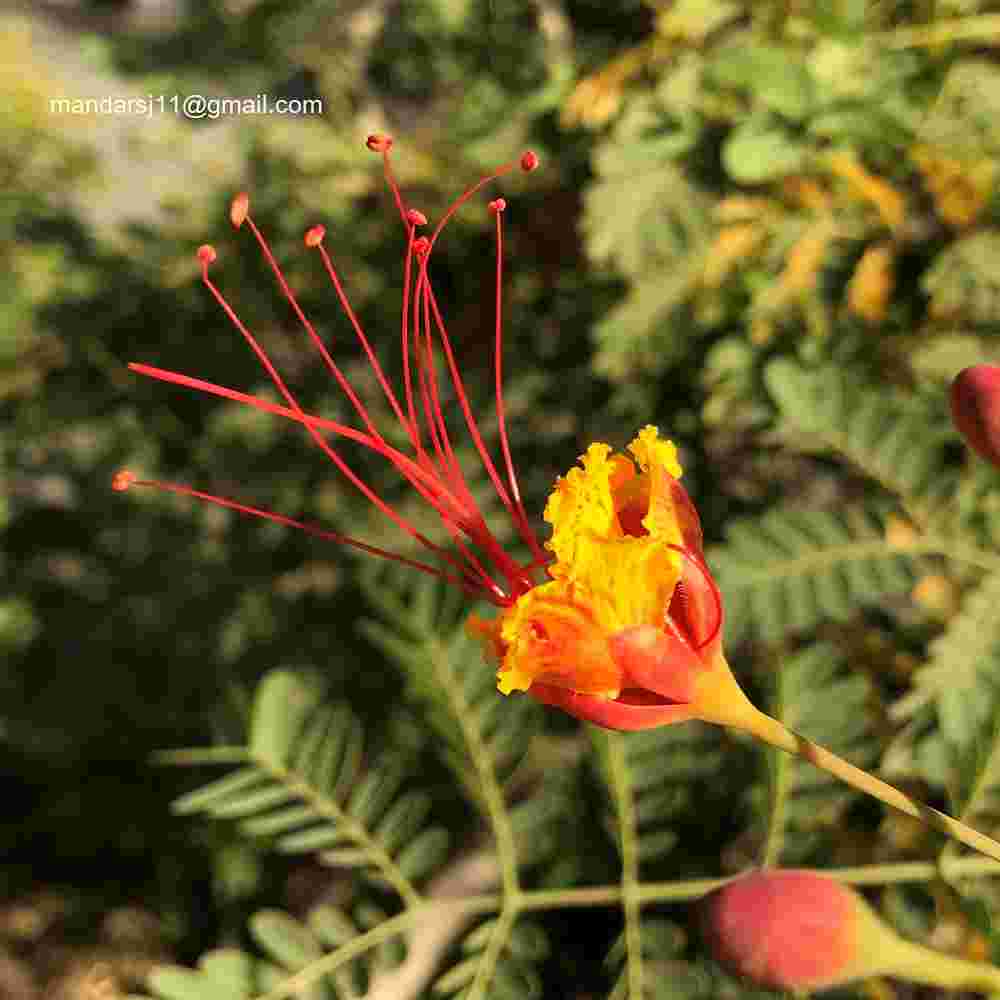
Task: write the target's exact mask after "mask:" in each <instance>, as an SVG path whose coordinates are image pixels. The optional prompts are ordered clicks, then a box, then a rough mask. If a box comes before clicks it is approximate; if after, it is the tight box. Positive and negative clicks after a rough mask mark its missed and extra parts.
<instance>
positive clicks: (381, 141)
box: [365, 132, 392, 153]
mask: <svg viewBox="0 0 1000 1000" xmlns="http://www.w3.org/2000/svg"><path fill="white" fill-rule="evenodd" d="M365 145H366V146H367V147H368V148H369V149H370V150H371V151H372V152H373V153H388V152H389V150H390V149H391V148H392V136H391V135H382V134H381V133H379V132H373V133H372V134H371V135H370V136H368V138H367V139H365Z"/></svg>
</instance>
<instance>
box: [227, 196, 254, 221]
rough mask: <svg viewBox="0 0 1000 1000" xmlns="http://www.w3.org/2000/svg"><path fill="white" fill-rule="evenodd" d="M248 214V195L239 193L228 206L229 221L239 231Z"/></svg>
mask: <svg viewBox="0 0 1000 1000" xmlns="http://www.w3.org/2000/svg"><path fill="white" fill-rule="evenodd" d="M249 212H250V195H248V194H247V193H246V191H241V192H240V193H239V194H238V195H237V196H236V197H235V198H234V199H233V201H232V204H231V205H230V206H229V221H230V222H231V223H232V224H233V225H234V226H235V227H236V228H237V229H239V228H240V226H242V225H243V223H244V222H245V221H246V217H247V215H248V214H249Z"/></svg>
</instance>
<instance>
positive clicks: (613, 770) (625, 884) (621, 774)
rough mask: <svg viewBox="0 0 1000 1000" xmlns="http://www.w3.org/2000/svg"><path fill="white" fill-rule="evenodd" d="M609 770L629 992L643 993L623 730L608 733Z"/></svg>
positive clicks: (634, 833) (635, 849)
mask: <svg viewBox="0 0 1000 1000" xmlns="http://www.w3.org/2000/svg"><path fill="white" fill-rule="evenodd" d="M606 739H607V746H608V771H609V774H610V777H611V791H612V794H613V796H614V799H615V811H616V812H617V813H618V829H619V840H620V842H621V851H622V903H623V904H624V909H625V955H626V965H625V971H626V975H627V977H628V995H629V996H630V997H641V996H642V994H643V985H642V981H643V967H642V966H643V963H642V924H641V917H640V912H639V908H640V902H639V893H638V888H639V835H638V830H637V828H636V816H635V802H634V801H633V798H632V796H633V788H632V782H631V780H630V778H629V773H628V764H627V762H626V759H625V741H624V738H623V736H622V734H621V733H609V734H608V735H607V737H606Z"/></svg>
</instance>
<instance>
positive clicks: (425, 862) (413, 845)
mask: <svg viewBox="0 0 1000 1000" xmlns="http://www.w3.org/2000/svg"><path fill="white" fill-rule="evenodd" d="M448 842H449V837H448V831H447V830H445V829H442V828H440V827H432V828H431V829H429V830H424V832H423V833H421V834H420V835H419V836H418V837H415V838H414V839H413V840H412V841H410V843H409V844H407V845H406V847H404V848H403V850H402V851H400V852H399V855H398V856H397V858H396V864H397V865H399V870H400V871H401V872H402V873H403V874H404V875H405V876H406V877H407V878H408V879H412V880H413V881H418V880H419V879H422V878H424V877H425V876H426V875H429V874H430V873H431V872H432V871H434V870H435V869H436V868H438V867H440V866H441V864H443V862H444V861H445V859H446V858H447V857H448Z"/></svg>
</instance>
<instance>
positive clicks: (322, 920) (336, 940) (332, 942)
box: [308, 903, 358, 948]
mask: <svg viewBox="0 0 1000 1000" xmlns="http://www.w3.org/2000/svg"><path fill="white" fill-rule="evenodd" d="M308 921H309V928H310V930H311V931H312V932H313V933H314V934H315V935H316V936H317V937H318V938H319V939H320V941H322V942H323V944H324V945H326V946H327V947H328V948H339V947H340V946H341V945H343V944H346V943H347V942H348V941H350V940H351V939H352V938H355V937H357V936H358V929H357V927H355V926H354V922H353V921H352V920H351V918H350V917H349V916H348V915H347V914H346V913H344V911H343V910H341V909H339V908H338V907H336V906H333V905H331V904H330V903H323V904H321V905H320V906H316V907H314V908H313V909H312V910H310V911H309V917H308Z"/></svg>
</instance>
